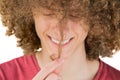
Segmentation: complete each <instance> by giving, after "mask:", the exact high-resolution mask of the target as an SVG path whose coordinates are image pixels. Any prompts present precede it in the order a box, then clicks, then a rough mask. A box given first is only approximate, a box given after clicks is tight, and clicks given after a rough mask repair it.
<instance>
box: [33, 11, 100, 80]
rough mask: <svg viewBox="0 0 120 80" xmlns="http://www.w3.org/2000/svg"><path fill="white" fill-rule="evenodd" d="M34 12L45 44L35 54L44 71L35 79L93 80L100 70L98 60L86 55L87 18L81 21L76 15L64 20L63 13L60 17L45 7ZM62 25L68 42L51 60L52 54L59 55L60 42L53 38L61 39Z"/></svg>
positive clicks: (37, 28)
mask: <svg viewBox="0 0 120 80" xmlns="http://www.w3.org/2000/svg"><path fill="white" fill-rule="evenodd" d="M33 13H34V20H35V28H36V32H37V34H38V37H39V38H40V40H41V44H42V51H41V52H38V53H36V58H37V60H38V64H39V66H40V68H41V71H40V72H39V73H38V74H37V75H36V76H35V77H34V79H33V80H44V79H45V80H57V79H58V78H59V77H60V76H62V79H63V80H88V79H89V80H92V79H93V77H94V76H95V74H96V73H97V70H98V67H99V62H98V61H89V60H88V59H87V58H86V51H85V45H84V41H85V38H86V37H87V34H88V31H89V27H88V26H87V25H85V24H84V21H82V20H81V21H79V20H77V18H76V17H73V16H72V17H71V16H70V18H69V17H66V18H64V19H63V18H62V17H61V16H59V18H57V17H56V15H55V14H53V13H52V12H51V11H49V10H46V9H43V10H42V12H38V11H37V10H34V11H33ZM70 15H73V14H70ZM68 16H69V15H68ZM60 27H62V28H63V29H62V32H63V39H62V40H63V41H65V40H66V39H67V40H69V42H68V43H66V44H63V45H62V46H61V47H62V50H61V53H60V59H56V60H55V61H52V60H51V58H50V56H52V55H59V53H58V49H59V44H56V43H55V42H54V41H52V39H55V40H57V41H60V40H61V33H60ZM58 60H59V61H58ZM63 60H64V63H63ZM54 62H55V64H54ZM73 65H74V66H73ZM46 71H47V72H46ZM76 73H77V74H76ZM83 73H85V74H86V76H84V74H83ZM41 74H43V75H41ZM74 74H76V75H74Z"/></svg>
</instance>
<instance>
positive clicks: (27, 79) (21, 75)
mask: <svg viewBox="0 0 120 80" xmlns="http://www.w3.org/2000/svg"><path fill="white" fill-rule="evenodd" d="M39 70H40V67H39V66H38V63H37V60H36V57H35V55H26V56H22V57H19V58H16V59H13V60H11V61H9V62H6V63H3V64H0V80H32V78H33V77H34V76H35V75H36V74H37V73H38V72H39ZM94 80H120V71H118V70H116V69H114V68H113V67H111V66H109V65H107V64H105V63H104V62H102V61H101V60H100V67H99V70H98V72H97V74H96V76H95V78H94Z"/></svg>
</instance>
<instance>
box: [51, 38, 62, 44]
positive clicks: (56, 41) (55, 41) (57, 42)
mask: <svg viewBox="0 0 120 80" xmlns="http://www.w3.org/2000/svg"><path fill="white" fill-rule="evenodd" d="M51 40H52V41H53V42H54V43H56V44H59V43H60V41H58V40H55V39H53V38H51Z"/></svg>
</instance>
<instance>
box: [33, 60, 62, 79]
mask: <svg viewBox="0 0 120 80" xmlns="http://www.w3.org/2000/svg"><path fill="white" fill-rule="evenodd" d="M62 64H63V60H61V59H57V60H55V61H52V62H51V63H49V64H48V65H46V66H45V67H44V68H43V69H41V70H40V71H39V72H38V73H37V75H36V76H35V77H34V78H33V79H32V80H60V79H59V78H60V76H59V75H57V74H55V73H54V71H55V70H56V69H57V68H58V67H59V66H61V65H62Z"/></svg>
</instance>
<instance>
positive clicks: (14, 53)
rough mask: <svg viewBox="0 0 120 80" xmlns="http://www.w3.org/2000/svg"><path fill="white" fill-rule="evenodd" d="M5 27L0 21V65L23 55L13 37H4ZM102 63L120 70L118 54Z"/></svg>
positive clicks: (119, 53)
mask: <svg viewBox="0 0 120 80" xmlns="http://www.w3.org/2000/svg"><path fill="white" fill-rule="evenodd" d="M5 31H6V29H5V27H3V26H2V23H1V21H0V63H3V62H6V61H9V60H11V59H13V58H16V57H20V56H22V55H23V53H22V49H21V48H18V47H16V38H15V37H14V36H11V37H8V36H5ZM101 59H102V60H103V61H104V62H106V63H108V64H109V65H111V66H113V67H114V68H116V69H118V70H120V52H117V53H116V54H115V55H113V57H112V58H107V57H106V58H101Z"/></svg>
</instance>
